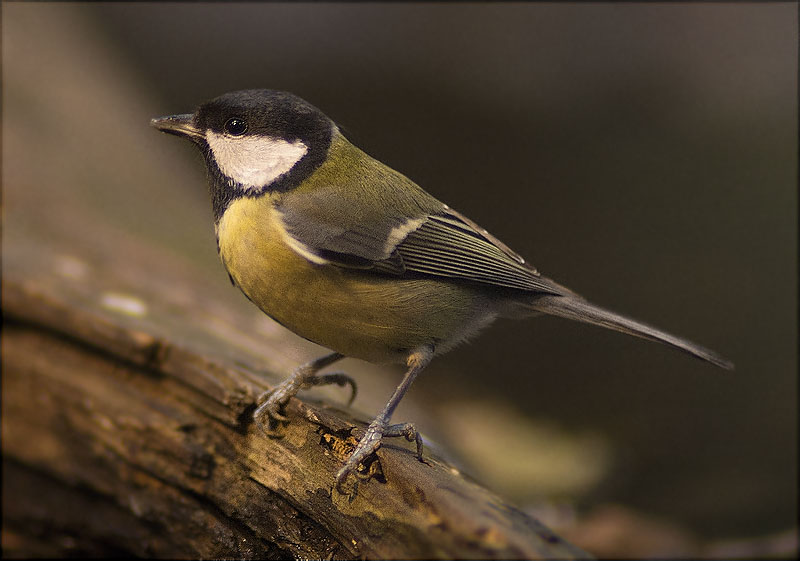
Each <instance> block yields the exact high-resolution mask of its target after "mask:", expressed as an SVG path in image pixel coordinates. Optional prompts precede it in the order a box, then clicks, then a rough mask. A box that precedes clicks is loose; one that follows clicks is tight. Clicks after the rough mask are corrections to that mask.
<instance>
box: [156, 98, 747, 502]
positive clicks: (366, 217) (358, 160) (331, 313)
mask: <svg viewBox="0 0 800 561" xmlns="http://www.w3.org/2000/svg"><path fill="white" fill-rule="evenodd" d="M151 124H152V125H153V126H154V127H156V128H157V129H159V130H161V131H163V132H166V133H170V134H175V135H178V136H182V137H185V138H187V139H189V140H191V141H192V142H193V143H194V144H195V145H196V146H197V147H198V148H199V149H200V151H201V152H202V154H203V156H204V157H205V162H206V167H207V171H208V183H209V188H210V192H211V202H212V206H213V212H214V227H215V230H216V239H217V249H218V252H219V255H220V258H221V260H222V263H223V265H224V266H225V268H226V269H227V271H228V274H229V276H230V278H231V281H232V282H233V283H234V284H235V285H236V286H238V287H239V288H240V289H241V290H242V292H244V294H245V296H247V298H249V299H250V300H251V301H252V302H253V303H254V304H255V305H256V306H258V307H259V308H260V309H261V310H262V311H263V312H264V313H266V314H267V315H269V316H270V317H271V318H273V319H274V320H276V321H277V322H279V323H280V324H282V325H283V326H285V327H287V328H288V329H291V330H292V331H294V332H295V333H297V334H298V335H300V336H302V337H305V338H306V339H309V340H311V341H313V342H315V343H317V344H319V345H322V346H323V347H327V348H329V349H331V350H332V351H334V352H333V353H332V354H329V355H326V356H324V357H322V358H319V359H317V360H314V361H312V362H309V363H307V364H304V365H303V366H300V367H299V368H298V369H297V370H296V371H295V372H294V373H293V374H292V375H291V376H290V377H289V378H288V379H287V380H285V381H284V382H283V383H281V384H280V385H278V386H277V387H276V388H275V389H274V390H272V391H269V392H265V393H264V394H263V395H262V396H260V397H259V400H258V403H259V406H258V407H257V409H256V411H255V413H254V415H255V418H256V420H257V421H258V422H260V423H262V426H263V427H264V428H265V430H267V432H269V433H272V434H274V433H275V430H274V429H275V428H277V426H278V424H279V423H281V422H286V421H288V419H287V418H286V417H285V416H284V407H285V405H286V403H287V402H288V401H289V399H290V398H291V397H292V396H294V395H295V394H296V393H297V392H298V391H299V390H300V389H305V388H308V387H311V386H315V385H321V384H330V383H337V384H339V385H345V384H350V385H351V386H352V389H353V392H355V384H354V383H353V382H352V380H350V379H349V378H348V377H347V376H346V375H343V374H340V373H337V374H327V375H325V374H320V373H319V371H320V370H321V369H323V368H324V367H326V366H328V365H330V364H332V363H334V362H336V361H338V360H339V359H341V358H343V357H346V356H347V357H355V358H360V359H363V360H367V361H371V362H381V363H403V364H405V366H406V368H407V370H406V373H405V377H404V378H403V381H402V382H401V383H400V385H399V386H398V387H397V389H396V390H395V392H394V393H393V394H392V396H391V398H390V399H389V401H388V403H387V404H386V406H385V407H384V408H383V410H382V411H381V412H380V414H379V415H378V416H377V417H376V418H375V420H374V421H372V423H371V424H370V425H369V427H368V429H367V431H366V433H365V435H364V437H363V438H362V439H361V441H360V442H359V443H358V446H357V447H356V448H355V450H354V452H353V453H352V455H351V456H350V458H349V459H348V460H347V462H346V463H345V465H344V467H342V468H341V470H340V471H339V472H338V474H337V476H336V487H337V489H338V490H339V491H340V492H341V491H342V484H343V483H344V482H345V481H346V479H347V477H348V475H350V474H355V475H359V465H360V464H361V462H362V461H364V460H366V459H367V458H368V457H369V456H370V455H371V454H372V453H373V452H375V451H376V450H377V449H378V448H379V446H380V443H381V439H382V438H383V437H388V436H405V437H406V438H407V439H408V440H409V441H410V442H414V441H416V444H417V455H418V457H419V458H420V459H422V444H421V442H422V441H421V439H420V437H419V435H418V434H417V431H416V430H415V429H414V427H413V425H411V424H396V425H391V424H389V421H390V419H391V416H392V412H393V411H394V410H395V408H396V407H397V405H398V403H399V402H400V399H401V398H402V397H403V395H404V394H405V393H406V391H407V390H408V388H409V386H410V385H411V383H412V382H413V381H414V378H416V376H417V375H418V374H419V373H420V372H421V371H422V370H423V369H424V368H425V367H426V366H427V365H428V363H429V362H430V361H431V359H432V358H433V357H434V356H435V355H438V354H441V353H444V352H446V351H448V350H449V349H452V348H453V347H454V346H456V345H458V344H459V343H462V342H464V341H466V340H467V339H469V338H470V337H472V336H473V335H475V334H476V333H478V331H480V330H481V329H483V328H484V327H486V326H488V325H489V324H490V323H492V322H493V321H494V320H495V319H497V318H499V317H511V318H523V317H529V316H534V315H537V314H539V313H544V314H550V315H554V316H560V317H564V318H569V319H573V320H577V321H580V322H584V323H590V324H593V325H598V326H600V327H605V328H609V329H614V330H616V331H621V332H622V333H627V334H629V335H634V336H636V337H641V338H642V339H648V340H651V341H659V342H661V343H665V344H667V345H670V346H672V347H674V348H677V349H680V350H682V351H685V352H687V353H689V354H692V355H694V356H696V357H698V358H701V359H703V360H706V361H708V362H710V363H712V364H715V365H717V366H719V367H722V368H726V369H730V368H732V367H733V365H732V363H730V362H728V361H727V360H725V359H724V358H722V357H720V356H719V355H717V354H716V353H714V352H713V351H710V350H708V349H705V348H703V347H701V346H699V345H696V344H694V343H692V342H690V341H687V340H685V339H682V338H679V337H676V336H674V335H670V334H668V333H665V332H664V331H661V330H659V329H656V328H654V327H651V326H649V325H647V324H644V323H640V322H638V321H635V320H632V319H629V318H627V317H624V316H621V315H619V314H616V313H614V312H611V311H608V310H605V309H603V308H600V307H598V306H595V305H593V304H590V303H589V302H587V301H586V300H585V299H584V298H582V297H581V296H579V295H578V294H576V293H575V292H573V291H571V290H569V289H568V288H565V287H564V286H562V285H560V284H558V283H556V282H554V281H552V280H550V279H549V278H547V277H544V276H542V275H541V274H540V273H539V272H538V271H537V270H536V269H535V268H534V267H533V266H531V265H530V264H529V263H527V262H526V261H525V259H523V258H522V257H520V256H519V255H518V254H517V253H515V252H514V251H512V250H511V249H510V248H509V247H508V246H506V245H505V244H503V243H502V242H501V241H500V240H498V239H497V238H495V237H494V236H492V235H491V234H490V233H489V232H487V231H486V230H484V229H483V228H481V227H480V226H478V225H477V224H476V223H475V222H473V221H472V220H470V219H469V218H467V217H466V216H464V215H463V214H461V213H459V212H457V211H456V210H454V209H452V208H450V207H449V206H447V205H446V204H444V203H442V202H440V201H438V200H437V199H436V198H434V197H433V196H431V195H430V194H428V193H427V192H425V191H424V190H422V188H421V187H419V186H418V185H417V184H416V183H414V182H413V181H411V180H410V179H408V178H407V177H405V176H404V175H402V174H401V173H398V172H397V171H395V170H393V169H391V168H390V167H388V166H386V165H384V164H382V163H381V162H379V161H377V160H375V159H374V158H372V157H370V156H369V155H367V154H365V153H364V152H362V151H361V150H359V149H358V148H357V147H356V146H354V145H353V144H351V143H350V142H349V141H348V140H347V138H345V137H344V135H343V134H342V132H341V131H340V129H339V127H338V126H337V125H336V124H335V123H334V121H332V120H331V119H330V118H329V117H327V116H326V115H325V114H324V113H322V111H320V110H319V109H317V108H316V107H314V106H313V105H311V104H310V103H308V102H306V101H304V100H303V99H301V98H299V97H297V96H295V95H293V94H291V93H287V92H281V91H275V90H266V89H264V90H244V91H237V92H231V93H227V94H224V95H221V96H219V97H217V98H215V99H212V100H211V101H208V102H206V103H204V104H202V105H200V107H199V108H198V109H197V110H196V111H195V112H194V113H190V114H184V115H173V116H169V117H162V118H158V119H153V120H152V122H151ZM265 421H266V422H265ZM360 477H362V478H363V476H360Z"/></svg>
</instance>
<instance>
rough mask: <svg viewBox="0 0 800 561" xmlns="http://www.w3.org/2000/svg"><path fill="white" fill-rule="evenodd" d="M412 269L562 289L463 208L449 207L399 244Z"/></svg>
mask: <svg viewBox="0 0 800 561" xmlns="http://www.w3.org/2000/svg"><path fill="white" fill-rule="evenodd" d="M396 251H397V253H398V254H399V255H400V257H401V258H402V260H403V264H404V265H405V268H406V270H407V271H412V272H415V273H421V274H425V275H431V276H439V277H451V278H459V279H464V280H470V281H475V282H478V283H484V284H491V285H496V286H502V287H506V288H516V289H520V290H530V291H536V292H547V293H550V294H562V293H563V287H560V286H559V285H557V284H555V283H553V282H552V281H550V280H549V279H547V278H544V277H542V276H541V275H540V274H539V272H538V271H537V270H536V269H535V268H534V267H532V266H531V265H528V263H526V261H525V260H524V259H523V258H522V257H520V256H519V255H518V254H517V253H516V252H514V251H512V250H511V249H510V248H509V247H508V246H506V245H505V244H504V243H503V242H501V241H500V240H498V239H497V238H495V237H494V236H492V235H491V234H490V233H489V232H487V231H486V230H485V229H483V228H481V227H480V226H478V225H477V224H475V223H474V222H473V221H472V220H470V219H469V218H467V217H466V216H464V215H463V214H461V213H459V212H456V211H454V210H452V209H451V208H449V207H444V209H443V210H442V212H440V213H437V214H432V215H429V216H428V218H427V220H426V221H425V222H424V223H422V224H421V225H420V226H419V227H418V228H416V229H415V230H414V231H412V232H410V233H409V234H408V235H407V236H406V237H405V238H404V239H403V240H402V241H401V242H400V243H398V245H397V247H396Z"/></svg>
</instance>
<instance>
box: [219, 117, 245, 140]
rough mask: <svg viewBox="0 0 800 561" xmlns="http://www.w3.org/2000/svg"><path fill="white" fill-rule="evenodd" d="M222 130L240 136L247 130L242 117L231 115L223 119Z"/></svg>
mask: <svg viewBox="0 0 800 561" xmlns="http://www.w3.org/2000/svg"><path fill="white" fill-rule="evenodd" d="M222 128H223V130H224V131H225V132H226V133H228V134H229V135H231V136H242V135H243V134H244V133H245V132H247V122H246V121H245V120H244V119H239V118H238V117H233V118H231V119H228V120H227V121H225V126H224V127H222Z"/></svg>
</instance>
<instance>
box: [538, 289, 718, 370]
mask: <svg viewBox="0 0 800 561" xmlns="http://www.w3.org/2000/svg"><path fill="white" fill-rule="evenodd" d="M530 307H531V308H532V309H533V310H535V311H537V312H542V313H545V314H549V315H551V316H558V317H563V318H567V319H572V320H576V321H580V322H583V323H590V324H592V325H597V326H600V327H605V328H607V329H613V330H615V331H619V332H621V333H627V334H628V335H633V336H634V337H640V338H642V339H647V340H649V341H658V342H659V343H664V344H666V345H669V346H671V347H674V348H676V349H679V350H681V351H684V352H686V353H689V354H690V355H693V356H696V357H697V358H700V359H703V360H705V361H708V362H710V363H711V364H715V365H716V366H719V367H720V368H725V369H727V370H733V363H732V362H730V361H729V360H726V359H724V358H722V357H721V356H720V355H718V354H717V353H715V352H714V351H712V350H709V349H706V348H705V347H701V346H700V345H696V344H695V343H692V342H691V341H687V340H686V339H681V338H680V337H676V336H675V335H670V334H669V333H666V332H664V331H661V330H660V329H657V328H655V327H653V326H651V325H647V324H646V323H642V322H639V321H636V320H633V319H630V318H627V317H625V316H621V315H619V314H617V313H614V312H612V311H610V310H606V309H603V308H600V307H599V306H595V305H594V304H590V303H589V302H587V301H586V300H584V299H583V298H581V297H580V296H577V295H574V296H573V295H572V294H566V295H563V296H558V295H551V294H546V295H542V296H537V297H536V299H535V300H534V301H533V302H531V304H530Z"/></svg>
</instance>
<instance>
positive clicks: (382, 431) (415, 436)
mask: <svg viewBox="0 0 800 561" xmlns="http://www.w3.org/2000/svg"><path fill="white" fill-rule="evenodd" d="M432 358H433V348H432V347H422V348H420V349H417V350H416V351H414V352H412V353H411V354H410V355H409V356H408V359H407V361H406V363H407V365H408V370H407V371H406V374H405V376H404V377H403V381H402V382H400V385H399V386H397V388H396V389H395V390H394V393H393V394H392V397H391V398H389V402H388V403H387V404H386V407H384V408H383V411H381V412H380V413H379V414H378V416H377V417H375V420H374V421H372V422H371V423H370V424H369V427H367V432H366V433H365V434H364V438H362V439H361V440H360V441H359V443H358V445H357V446H356V449H355V450H354V451H353V454H352V455H351V456H350V457H349V458H348V459H347V462H346V463H345V465H344V467H343V468H342V469H340V470H339V473H337V474H336V490H337V491H339V492H340V493H342V494H346V493H345V491H343V488H342V486H343V484H344V483H345V481H346V480H347V476H348V475H350V474H351V473H352V474H355V475H357V476H358V465H359V464H360V463H361V462H362V461H364V460H366V459H367V457H369V455H370V454H372V453H373V452H375V451H376V450H378V448H380V445H381V439H382V438H384V437H387V436H404V437H405V438H406V440H408V441H409V442H414V441H416V443H417V458H419V460H420V461H422V438H421V437H420V436H419V433H418V432H417V429H415V428H414V425H412V424H411V423H402V424H398V425H390V424H389V420H390V419H391V417H392V413H394V410H395V408H396V407H397V405H398V404H399V403H400V400H401V399H402V398H403V396H404V395H405V393H406V391H408V388H409V387H410V386H411V383H412V382H413V381H414V378H416V377H417V374H419V373H420V372H422V370H423V369H424V368H425V367H426V366H427V365H428V363H429V362H430V361H431V359H432ZM367 477H369V475H367ZM357 489H358V482H356V486H355V488H354V489H353V494H354V495H355V493H356V491H357Z"/></svg>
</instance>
